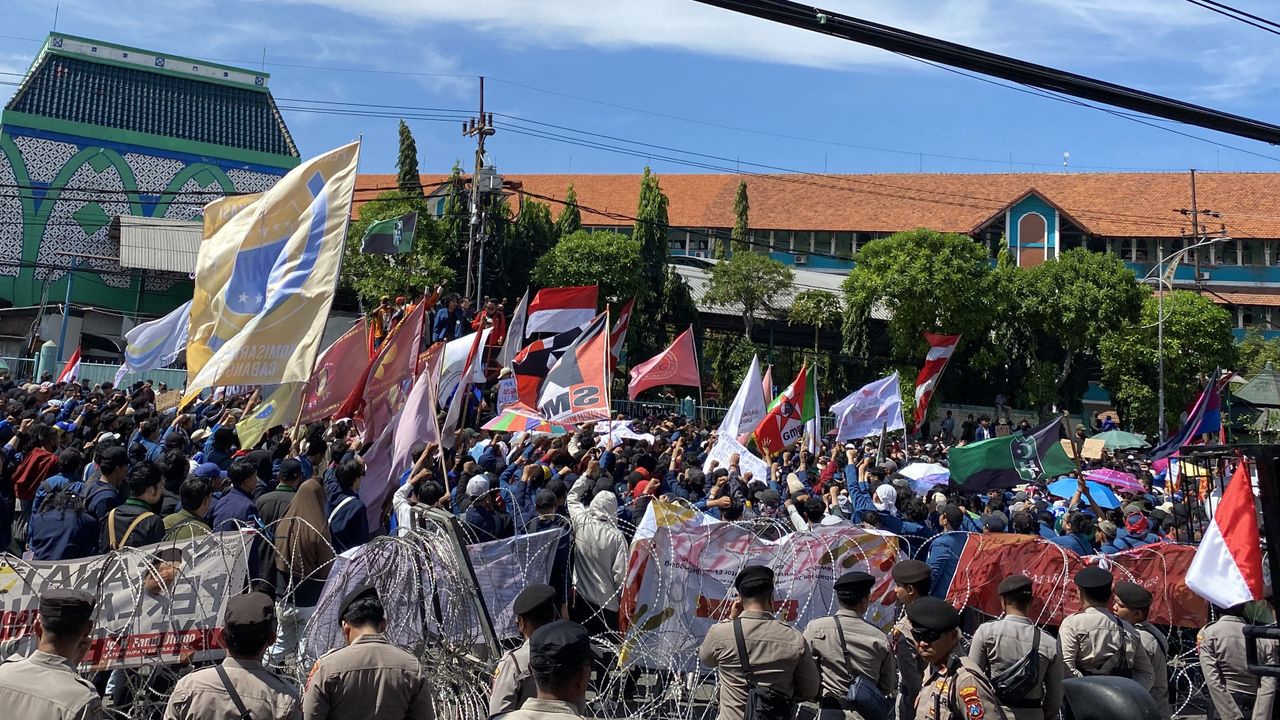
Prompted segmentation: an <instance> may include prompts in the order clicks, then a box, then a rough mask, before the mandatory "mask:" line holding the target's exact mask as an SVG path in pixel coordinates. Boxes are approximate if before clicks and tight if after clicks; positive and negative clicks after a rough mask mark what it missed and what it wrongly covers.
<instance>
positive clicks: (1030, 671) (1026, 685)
mask: <svg viewBox="0 0 1280 720" xmlns="http://www.w3.org/2000/svg"><path fill="white" fill-rule="evenodd" d="M1031 631H1032V632H1033V633H1034V634H1033V635H1032V640H1031V652H1030V653H1028V654H1026V655H1024V656H1022V657H1020V658H1018V660H1017V661H1016V662H1014V663H1013V664H1012V665H1010V666H1009V667H1007V668H1005V669H1004V670H1001V671H1000V672H999V673H996V674H995V675H992V676H991V685H992V687H993V688H994V689H995V691H996V699H997V700H999V701H1000V702H1001V703H1002V704H1003V705H1006V706H1008V705H1013V704H1016V703H1018V702H1019V701H1021V700H1022V699H1023V698H1025V697H1026V696H1027V695H1028V694H1030V693H1031V691H1033V690H1035V689H1036V686H1037V685H1039V684H1040V632H1041V631H1040V628H1038V627H1036V626H1035V624H1034V623H1033V624H1032V625H1031Z"/></svg>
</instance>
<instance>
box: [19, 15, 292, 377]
mask: <svg viewBox="0 0 1280 720" xmlns="http://www.w3.org/2000/svg"><path fill="white" fill-rule="evenodd" d="M269 80H270V77H269V75H268V74H267V73H265V72H259V71H254V70H249V69H245V68H237V67H231V66H228V65H220V64H217V63H210V62H206V61H203V60H197V59H193V58H187V57H181V56H177V55H170V54H165V53H158V52H154V51H150V50H143V49H139V48H133V47H128V46H124V45H118V44H115V43H109V42H103V41H99V40H92V39H89V38H82V37H76V36H73V35H66V34H63V33H51V34H50V35H49V37H48V38H47V39H46V41H45V43H44V45H43V47H42V48H41V49H40V51H39V53H38V54H37V55H36V57H35V60H34V61H33V62H32V64H31V66H30V68H29V70H28V71H27V74H26V76H25V77H24V78H23V80H22V81H21V83H20V85H19V87H18V89H17V91H16V92H15V93H14V94H13V97H12V98H11V99H10V101H9V102H8V103H7V104H6V106H5V108H4V111H3V114H0V188H3V191H0V307H4V308H8V310H5V311H3V314H0V319H2V320H3V322H0V336H2V337H0V342H3V341H4V340H8V341H10V342H9V343H6V345H7V347H6V350H8V352H5V353H2V354H10V353H11V352H13V349H14V347H13V346H14V343H13V342H12V341H14V340H16V339H17V338H18V337H20V336H22V335H23V333H24V332H25V333H26V339H27V340H28V341H30V330H29V328H30V327H31V322H32V320H38V319H40V318H41V317H45V318H46V321H45V322H43V323H37V326H36V332H37V333H38V334H40V335H42V336H43V337H44V339H50V334H51V333H50V332H49V330H48V326H49V323H48V321H47V316H48V315H49V314H50V313H52V314H54V315H57V314H59V313H60V311H61V310H60V305H61V303H62V302H63V299H64V297H65V296H66V283H67V281H68V280H67V277H68V271H69V270H71V269H73V268H74V279H73V281H72V294H71V304H72V307H73V308H74V314H75V315H76V317H77V319H78V320H79V321H80V322H78V323H77V326H76V328H75V330H76V331H75V332H74V333H72V337H71V338H69V339H68V341H67V344H68V345H69V346H71V345H74V344H77V341H79V340H81V339H83V342H84V353H85V355H86V357H90V356H93V355H94V354H95V350H96V351H97V352H96V354H97V355H98V356H99V357H102V358H103V359H114V358H111V354H112V353H111V350H112V345H113V344H118V340H119V338H120V337H122V336H123V333H124V332H125V331H127V330H128V329H129V328H130V327H132V325H133V323H134V322H135V321H136V320H137V319H139V318H141V319H145V318H149V317H155V316H158V315H162V314H164V313H167V312H168V311H169V310H171V309H173V308H174V307H177V306H178V305H180V304H181V303H183V302H185V301H186V300H189V299H190V298H191V278H190V270H188V269H186V267H185V265H184V262H182V256H183V254H184V253H186V254H187V255H189V254H191V253H192V252H193V251H194V250H193V247H192V239H191V237H190V236H191V234H192V233H191V231H190V226H189V225H188V226H187V227H185V228H184V227H183V223H181V222H179V221H192V220H198V219H199V217H200V214H201V212H202V208H203V206H204V205H205V204H206V203H208V202H210V201H212V200H214V199H216V198H218V197H222V196H224V195H227V194H240V193H250V192H260V191H263V190H266V189H268V188H270V187H271V186H272V185H273V184H274V183H275V182H276V181H277V180H278V179H279V178H280V177H281V176H283V175H284V174H285V173H286V172H288V171H289V169H290V168H293V167H295V166H296V165H297V164H298V162H299V156H298V149H297V147H296V146H295V144H294V142H293V138H292V137H291V136H290V134H289V130H288V128H287V127H286V126H285V123H284V120H283V118H282V117H281V115H280V111H279V108H278V107H277V106H276V103H275V100H274V99H273V98H272V96H271V92H270V89H269ZM118 217H125V218H129V219H130V220H129V221H128V222H124V223H121V222H120V221H119V220H117V219H116V218H118ZM122 236H123V242H124V244H125V245H126V246H127V247H125V248H123V250H124V251H123V252H122ZM194 242H195V243H196V244H198V237H196V238H195V240H194ZM175 243H176V245H175ZM175 258H177V261H176V262H175ZM184 270H185V272H184ZM113 318H114V320H113ZM23 322H25V323H26V326H27V328H28V329H27V330H25V331H24V330H23V329H22V324H23ZM58 322H59V323H60V318H59V319H58ZM81 330H82V331H83V333H84V335H85V337H84V338H80V337H79V335H80V331H81ZM53 339H56V334H55V336H54V337H53Z"/></svg>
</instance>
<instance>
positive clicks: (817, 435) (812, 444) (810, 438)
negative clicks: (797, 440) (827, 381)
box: [804, 367, 822, 457]
mask: <svg viewBox="0 0 1280 720" xmlns="http://www.w3.org/2000/svg"><path fill="white" fill-rule="evenodd" d="M804 437H805V449H806V450H808V451H809V453H810V454H811V455H813V456H814V457H817V456H818V455H819V454H820V453H821V452H822V403H820V402H819V401H818V368H816V367H815V368H814V369H813V419H812V420H810V421H809V422H807V423H805V424H804Z"/></svg>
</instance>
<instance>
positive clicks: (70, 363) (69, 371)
mask: <svg viewBox="0 0 1280 720" xmlns="http://www.w3.org/2000/svg"><path fill="white" fill-rule="evenodd" d="M78 377H80V346H79V345H77V346H76V351H75V352H73V353H71V357H69V358H67V364H66V366H65V367H63V368H62V372H61V373H59V375H58V382H60V383H66V382H71V381H72V380H75V379H76V378H78Z"/></svg>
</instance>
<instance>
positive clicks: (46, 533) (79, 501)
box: [27, 478, 101, 561]
mask: <svg viewBox="0 0 1280 720" xmlns="http://www.w3.org/2000/svg"><path fill="white" fill-rule="evenodd" d="M50 479H52V478H50ZM46 482H47V481H46ZM81 486H82V483H80V482H79V481H76V482H63V483H60V484H59V485H58V486H57V487H56V488H55V489H53V490H52V491H51V492H50V493H48V494H47V495H46V496H45V497H44V498H43V503H42V504H41V506H40V509H39V510H38V511H34V512H32V514H31V526H30V530H29V531H28V532H29V534H28V537H27V548H28V549H29V550H30V551H31V557H32V559H33V560H42V561H47V560H75V559H78V558H83V557H89V556H90V555H97V554H98V552H99V551H100V548H99V546H98V543H99V541H100V537H99V534H100V532H101V531H100V526H99V524H98V519H97V518H95V517H94V516H93V515H90V514H89V513H88V512H87V511H86V510H85V508H84V498H83V497H81V496H80V494H79V493H78V492H76V491H77V490H80V489H81Z"/></svg>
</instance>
